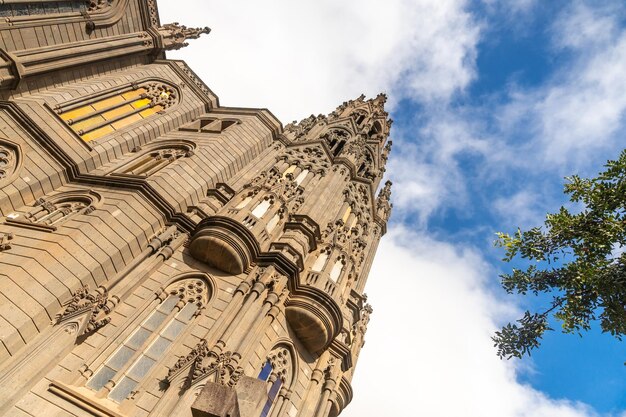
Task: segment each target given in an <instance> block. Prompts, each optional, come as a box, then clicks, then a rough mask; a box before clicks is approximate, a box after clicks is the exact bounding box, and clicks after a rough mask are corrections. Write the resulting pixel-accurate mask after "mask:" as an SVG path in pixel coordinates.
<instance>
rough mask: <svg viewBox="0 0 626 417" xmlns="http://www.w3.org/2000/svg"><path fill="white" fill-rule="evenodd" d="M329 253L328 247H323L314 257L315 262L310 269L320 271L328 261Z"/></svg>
mask: <svg viewBox="0 0 626 417" xmlns="http://www.w3.org/2000/svg"><path fill="white" fill-rule="evenodd" d="M329 255H330V248H325V249H322V250H321V251H320V254H319V255H318V256H317V259H315V263H314V264H313V266H312V267H311V270H312V271H314V272H321V271H322V270H323V269H324V267H325V266H326V261H328V256H329Z"/></svg>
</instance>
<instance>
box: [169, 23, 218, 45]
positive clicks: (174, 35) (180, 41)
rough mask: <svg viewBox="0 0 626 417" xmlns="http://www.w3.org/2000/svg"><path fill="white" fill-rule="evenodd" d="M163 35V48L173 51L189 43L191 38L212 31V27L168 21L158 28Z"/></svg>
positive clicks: (196, 37)
mask: <svg viewBox="0 0 626 417" xmlns="http://www.w3.org/2000/svg"><path fill="white" fill-rule="evenodd" d="M158 31H159V32H160V33H161V35H163V49H165V50H166V51H172V50H176V49H180V48H183V47H185V46H187V45H189V44H188V43H187V42H186V41H187V40H189V39H198V38H199V37H200V36H201V35H202V34H204V33H207V34H208V33H210V32H211V29H210V28H208V27H204V28H188V27H187V26H185V25H181V24H179V23H178V22H174V23H168V24H166V25H163V26H161V27H159V28H158Z"/></svg>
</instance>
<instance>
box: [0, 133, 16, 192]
mask: <svg viewBox="0 0 626 417" xmlns="http://www.w3.org/2000/svg"><path fill="white" fill-rule="evenodd" d="M18 161H19V159H18V153H17V149H16V148H15V147H14V146H9V144H6V143H2V141H1V140H0V184H3V183H4V181H3V180H7V179H10V178H11V177H12V175H13V173H14V172H15V171H16V170H17V168H18Z"/></svg>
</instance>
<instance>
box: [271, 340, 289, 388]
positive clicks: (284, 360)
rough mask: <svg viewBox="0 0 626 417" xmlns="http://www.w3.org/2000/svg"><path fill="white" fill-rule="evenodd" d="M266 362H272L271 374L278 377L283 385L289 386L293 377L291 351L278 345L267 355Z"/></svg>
mask: <svg viewBox="0 0 626 417" xmlns="http://www.w3.org/2000/svg"><path fill="white" fill-rule="evenodd" d="M267 362H269V363H271V364H272V375H274V376H275V377H276V378H280V380H281V381H282V383H283V385H284V386H289V385H290V384H291V379H292V377H293V376H292V374H293V359H292V357H291V352H289V350H288V349H286V348H285V347H282V346H278V347H276V348H274V349H273V350H272V351H271V352H270V353H269V355H267Z"/></svg>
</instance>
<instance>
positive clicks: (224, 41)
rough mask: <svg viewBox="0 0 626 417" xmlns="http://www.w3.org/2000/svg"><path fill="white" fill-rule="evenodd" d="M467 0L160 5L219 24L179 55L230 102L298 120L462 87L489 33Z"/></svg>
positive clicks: (184, 19) (184, 18)
mask: <svg viewBox="0 0 626 417" xmlns="http://www.w3.org/2000/svg"><path fill="white" fill-rule="evenodd" d="M464 3H465V1H463V0H437V1H434V0H428V1H410V0H389V1H387V2H385V4H384V6H383V5H382V4H381V3H380V2H379V1H377V0H361V1H343V2H336V1H333V0H319V1H315V2H312V1H311V2H293V1H289V0H275V1H272V2H270V3H268V2H255V1H235V0H230V1H222V2H218V1H200V0H195V1H192V0H188V1H177V2H174V1H171V2H165V1H162V2H160V9H161V14H162V20H164V21H180V22H181V23H183V24H185V25H187V26H206V25H208V26H210V27H211V28H212V32H211V34H210V35H209V36H206V37H203V38H201V39H199V40H196V41H194V42H193V43H192V45H191V46H189V47H188V48H186V50H183V51H181V52H174V53H169V56H172V57H179V56H184V57H185V59H186V60H187V61H188V62H189V64H190V65H191V66H192V67H193V68H194V69H195V70H196V71H197V72H198V73H200V74H202V76H203V78H204V79H205V80H206V81H207V82H208V83H209V84H210V85H211V87H212V88H213V89H214V91H216V93H217V94H218V95H219V96H220V99H221V102H222V104H223V105H236V106H250V107H253V106H262V107H265V106H270V110H272V111H273V112H274V113H275V114H276V115H277V116H278V117H279V118H281V119H282V120H283V121H284V122H288V121H291V120H292V119H300V118H302V117H306V116H308V115H309V114H310V113H311V112H318V113H319V112H324V113H328V112H330V111H331V110H333V109H334V108H335V107H336V106H337V105H338V104H339V103H341V102H343V101H345V100H346V99H351V98H355V97H357V96H358V95H360V94H361V93H365V94H367V95H368V96H375V95H376V94H378V93H379V92H381V91H387V92H390V93H392V94H391V97H392V101H398V100H400V99H402V98H407V97H408V98H413V99H418V100H421V101H431V100H442V99H443V100H447V99H448V98H449V97H450V96H452V95H453V94H455V93H456V92H457V91H459V90H462V89H463V88H464V87H466V86H467V85H468V84H469V82H470V81H471V80H472V79H473V76H474V65H473V64H474V60H475V46H476V43H477V40H478V33H479V31H478V28H477V27H476V24H475V22H473V21H472V19H471V16H470V15H469V14H468V13H467V12H465V10H464V7H463V6H464ZM182 4H184V5H185V7H180V5H182ZM188 10H195V11H196V13H194V14H192V15H189V13H188V12H187V11H188ZM202 51H204V53H203V52H202Z"/></svg>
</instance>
